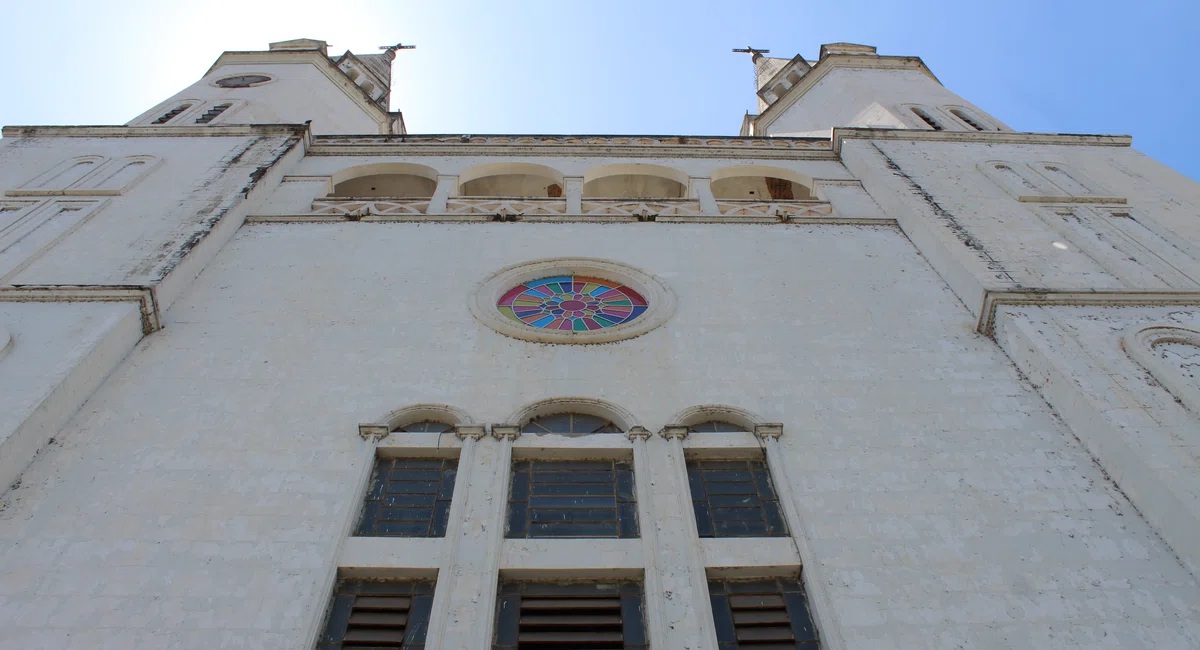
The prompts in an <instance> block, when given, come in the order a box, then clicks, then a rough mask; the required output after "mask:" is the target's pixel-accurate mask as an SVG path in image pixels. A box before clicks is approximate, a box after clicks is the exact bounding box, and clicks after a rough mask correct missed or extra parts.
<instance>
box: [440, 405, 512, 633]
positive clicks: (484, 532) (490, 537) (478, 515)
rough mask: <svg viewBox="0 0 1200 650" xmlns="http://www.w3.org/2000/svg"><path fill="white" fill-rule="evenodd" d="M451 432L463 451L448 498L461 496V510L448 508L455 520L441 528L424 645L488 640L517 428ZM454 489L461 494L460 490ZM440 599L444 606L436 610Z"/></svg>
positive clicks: (469, 429)
mask: <svg viewBox="0 0 1200 650" xmlns="http://www.w3.org/2000/svg"><path fill="white" fill-rule="evenodd" d="M455 433H456V435H458V437H459V439H461V440H462V441H463V450H462V456H460V460H459V464H458V467H459V477H458V479H459V480H458V482H457V483H456V484H455V486H454V499H455V500H456V501H457V500H459V498H460V496H465V499H463V506H464V509H463V511H462V514H461V515H459V514H457V513H456V512H451V515H450V516H451V521H452V522H453V521H455V520H457V521H458V524H457V525H455V526H454V528H452V529H448V530H447V531H446V543H447V544H449V545H450V548H449V549H448V550H447V553H446V559H445V560H444V569H443V570H442V571H441V572H439V574H438V585H437V590H436V592H435V594H434V609H433V617H432V618H431V620H430V624H429V635H428V645H427V646H426V647H427V648H429V650H456V649H457V648H488V647H491V645H492V635H493V630H494V628H495V618H496V607H495V595H496V590H497V586H498V580H499V571H500V546H501V543H502V542H503V541H504V513H505V507H506V505H507V503H508V477H509V469H510V466H511V465H512V441H513V440H514V439H515V438H516V437H517V436H519V435H520V433H521V432H520V429H519V428H517V427H511V426H506V425H493V426H492V439H487V436H486V432H485V431H484V429H483V427H471V428H468V427H459V429H458V430H456V432H455ZM460 489H461V490H463V491H464V492H465V495H460V493H459V490H460ZM452 535H453V537H452ZM443 592H444V595H443ZM441 603H444V604H445V606H444V607H442V608H441V612H442V613H440V614H439V604H441ZM435 624H436V626H435Z"/></svg>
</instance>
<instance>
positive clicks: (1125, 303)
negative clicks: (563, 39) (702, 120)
mask: <svg viewBox="0 0 1200 650" xmlns="http://www.w3.org/2000/svg"><path fill="white" fill-rule="evenodd" d="M752 54H753V59H754V66H755V73H756V76H757V81H758V89H759V90H758V100H759V112H758V114H756V115H747V116H746V117H745V119H744V121H743V124H742V127H741V133H740V134H739V135H738V136H692V135H671V136H590V135H579V136H574V135H473V134H448V135H416V134H409V133H408V132H407V128H406V125H405V124H404V121H403V119H402V116H401V115H400V114H399V113H394V112H390V111H389V100H390V92H391V87H392V84H391V63H392V59H393V56H394V49H388V50H386V51H384V52H383V53H380V54H370V55H355V54H353V53H350V52H346V53H344V54H341V55H337V54H336V53H334V54H333V55H331V54H330V52H329V51H328V48H327V46H326V44H325V43H324V42H322V41H316V40H308V39H301V40H296V41H286V42H282V43H274V44H271V46H270V48H269V49H268V50H266V51H257V52H225V53H224V54H222V55H221V56H220V57H219V58H218V59H217V61H216V63H215V64H214V65H213V67H212V68H211V69H210V70H209V71H208V72H207V73H206V74H205V76H204V77H203V78H202V79H200V80H198V81H197V82H196V83H195V84H193V85H191V86H190V87H188V88H186V89H184V90H183V91H181V92H180V93H178V94H177V95H175V96H173V97H171V98H169V99H167V100H166V101H164V102H163V103H161V104H159V105H157V106H154V107H152V108H150V109H149V110H147V111H146V112H145V113H143V114H142V115H140V116H138V117H137V118H135V119H134V120H132V121H131V122H130V123H128V124H126V125H122V126H7V127H5V128H4V130H3V139H2V140H0V192H2V193H3V195H2V196H0V387H3V390H2V391H0V485H2V486H3V488H2V490H3V492H2V494H0V648H5V649H7V648H14V649H15V648H22V649H25V648H68V649H74V648H148V649H149V648H196V649H200V648H204V649H212V648H262V649H275V648H303V649H308V648H319V649H321V650H329V649H332V648H365V647H369V648H413V649H416V648H426V649H430V650H432V649H435V648H436V649H439V650H459V649H475V648H479V649H483V648H497V649H510V648H522V649H526V648H543V649H549V648H564V647H571V648H576V647H587V648H652V649H655V650H665V649H671V650H674V649H683V648H690V649H694V650H701V649H703V650H732V649H735V648H757V649H760V650H761V649H767V648H785V647H786V648H808V649H812V648H818V647H820V648H825V649H827V650H840V649H855V650H857V649H873V650H884V649H899V648H1017V647H1021V648H1046V649H1050V648H1054V649H1058V648H1194V647H1198V646H1200V584H1198V583H1197V580H1196V575H1197V573H1196V572H1197V569H1198V568H1200V467H1198V459H1200V421H1198V420H1197V413H1198V412H1200V379H1198V378H1197V376H1196V373H1197V372H1198V369H1200V220H1198V219H1197V211H1198V210H1200V185H1198V184H1197V183H1195V182H1193V181H1191V180H1189V179H1187V178H1186V177H1184V176H1182V175H1180V174H1178V173H1176V172H1174V171H1172V170H1170V169H1168V168H1166V167H1164V166H1163V165H1161V164H1159V163H1157V162H1155V161H1154V160H1152V159H1150V158H1148V157H1146V156H1145V155H1143V154H1141V153H1139V152H1138V151H1137V150H1135V149H1134V148H1132V142H1131V138H1129V137H1127V136H1121V135H1068V134H1056V133H1025V132H1018V131H1014V130H1013V129H1012V128H1010V127H1009V126H1008V125H1005V124H1003V123H1002V122H1000V121H999V120H998V119H996V118H995V117H994V116H992V115H990V114H989V113H988V112H987V111H986V110H984V109H983V108H981V107H978V106H975V105H973V104H971V103H970V102H968V101H967V100H966V99H964V98H961V97H959V96H958V95H956V94H954V93H953V92H952V91H951V90H949V89H947V88H945V87H944V86H942V85H941V83H940V82H939V81H938V80H937V78H936V77H935V76H934V74H933V72H932V71H931V70H930V69H929V68H928V67H927V66H926V65H925V64H924V63H923V62H922V61H921V60H920V59H919V58H916V57H910V56H887V55H880V54H879V53H877V52H876V50H875V48H873V47H869V46H863V45H855V44H849V43H834V44H827V45H824V46H822V47H821V50H820V56H819V57H818V58H817V59H815V60H811V61H810V60H807V59H805V58H803V57H800V56H797V57H795V58H792V59H783V58H771V57H767V56H764V55H763V53H761V52H752Z"/></svg>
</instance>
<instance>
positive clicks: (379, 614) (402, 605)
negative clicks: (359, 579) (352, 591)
mask: <svg viewBox="0 0 1200 650" xmlns="http://www.w3.org/2000/svg"><path fill="white" fill-rule="evenodd" d="M411 607H412V597H411V596H407V595H405V596H359V597H358V598H356V599H355V600H354V607H353V609H351V610H350V623H349V625H347V626H346V635H345V636H343V637H342V645H343V646H344V647H351V648H352V647H355V646H364V645H365V646H371V647H379V648H401V647H404V633H405V632H406V631H407V630H406V628H407V626H408V612H409V609H410V608H411Z"/></svg>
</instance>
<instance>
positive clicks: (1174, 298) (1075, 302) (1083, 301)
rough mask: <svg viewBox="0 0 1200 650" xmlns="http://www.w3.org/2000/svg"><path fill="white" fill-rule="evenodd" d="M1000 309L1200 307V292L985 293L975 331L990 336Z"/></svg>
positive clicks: (1118, 290)
mask: <svg viewBox="0 0 1200 650" xmlns="http://www.w3.org/2000/svg"><path fill="white" fill-rule="evenodd" d="M1002 305H1034V306H1053V307H1158V306H1175V305H1197V306H1200V291H1169V290H1167V291H1130V290H1126V289H1112V290H1082V291H1080V290H1063V289H1026V290H1001V291H993V290H988V291H985V292H984V296H983V306H982V307H981V308H980V310H979V321H978V322H977V323H976V325H975V329H976V330H977V331H979V332H980V333H981V334H984V335H985V336H992V335H993V333H994V331H995V327H996V311H997V310H998V309H999V308H1000V307H1001V306H1002Z"/></svg>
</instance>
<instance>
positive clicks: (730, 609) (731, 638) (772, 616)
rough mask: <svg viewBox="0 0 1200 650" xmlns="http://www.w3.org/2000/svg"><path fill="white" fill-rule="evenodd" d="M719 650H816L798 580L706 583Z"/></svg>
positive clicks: (810, 623)
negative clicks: (785, 649) (784, 649)
mask: <svg viewBox="0 0 1200 650" xmlns="http://www.w3.org/2000/svg"><path fill="white" fill-rule="evenodd" d="M708 594H709V598H711V599H712V610H713V622H714V623H715V624H716V628H717V647H718V648H719V650H782V649H783V648H787V649H788V650H796V649H803V650H817V648H819V647H820V644H819V642H818V640H817V630H816V627H814V626H813V623H812V618H811V617H810V616H809V614H808V603H807V601H806V599H805V597H804V586H803V585H802V584H801V583H800V582H799V580H795V579H791V578H780V579H774V580H752V581H740V580H710V581H709V582H708Z"/></svg>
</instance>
